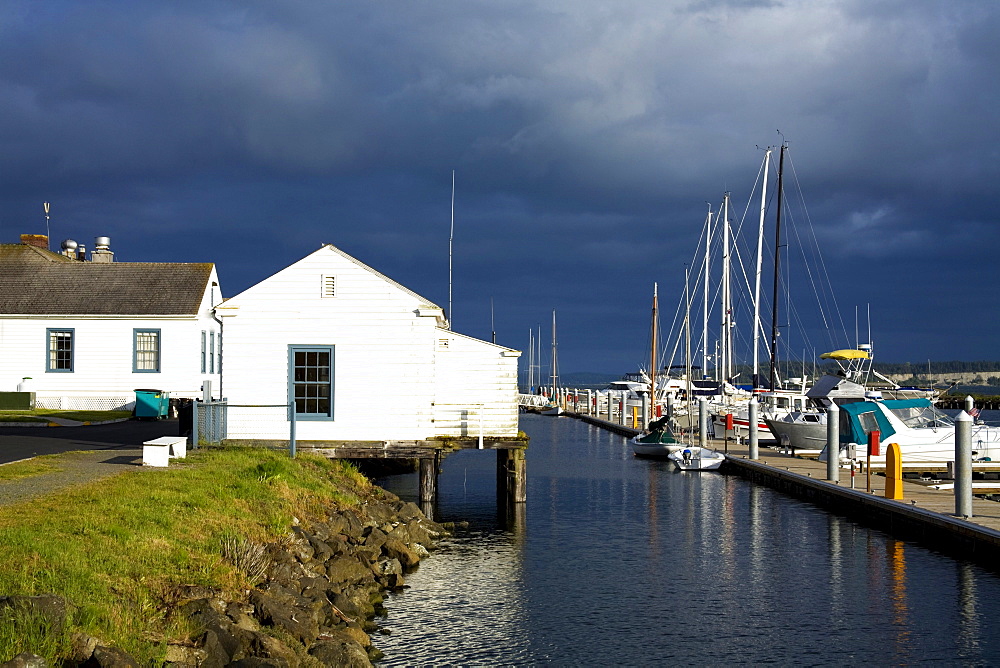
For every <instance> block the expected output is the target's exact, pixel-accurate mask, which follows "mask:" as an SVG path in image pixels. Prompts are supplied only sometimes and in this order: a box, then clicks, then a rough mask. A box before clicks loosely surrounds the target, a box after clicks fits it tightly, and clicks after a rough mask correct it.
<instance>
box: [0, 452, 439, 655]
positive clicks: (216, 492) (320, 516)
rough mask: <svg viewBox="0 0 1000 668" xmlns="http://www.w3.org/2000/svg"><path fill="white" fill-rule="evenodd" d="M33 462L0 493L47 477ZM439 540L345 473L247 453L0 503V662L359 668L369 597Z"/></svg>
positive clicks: (51, 460) (201, 456)
mask: <svg viewBox="0 0 1000 668" xmlns="http://www.w3.org/2000/svg"><path fill="white" fill-rule="evenodd" d="M33 461H34V460H29V461H27V462H18V463H15V464H11V465H8V466H7V467H0V470H3V469H5V468H8V467H15V468H12V469H11V470H10V475H8V476H7V477H6V478H4V479H0V485H3V484H27V483H30V481H31V477H32V476H39V475H45V473H46V472H47V471H48V470H51V469H58V468H59V467H60V462H59V456H52V457H47V458H46V459H45V461H44V462H43V463H42V465H39V464H37V463H35V464H33V463H32V462H33ZM449 528H452V527H450V526H448V525H444V526H443V525H439V524H436V523H434V522H431V521H429V520H427V519H426V518H425V517H424V516H423V514H422V513H421V512H420V510H419V508H417V506H416V505H415V504H413V503H408V502H403V501H400V500H399V499H398V498H397V497H396V496H394V495H393V494H391V493H389V492H386V491H384V490H382V489H380V488H378V487H376V486H374V485H372V484H371V482H370V481H369V480H368V479H367V478H366V477H364V476H363V475H361V474H360V473H359V472H358V470H357V469H356V468H355V467H354V466H353V465H351V464H350V463H348V462H345V461H342V460H330V459H325V458H322V457H317V456H312V455H309V454H300V455H299V457H297V458H295V459H291V458H290V457H289V456H288V454H287V452H284V451H274V450H266V449H253V448H211V449H199V450H196V451H192V452H189V453H188V458H187V459H186V460H178V461H176V462H171V465H170V467H169V468H165V469H150V468H137V470H135V471H132V472H126V473H123V474H120V475H117V476H114V477H112V478H104V479H102V480H99V481H95V482H93V483H89V484H86V485H79V486H75V487H72V488H69V489H66V490H63V491H61V492H59V493H55V494H49V495H46V496H42V497H37V498H35V499H33V500H31V501H29V502H25V503H20V504H16V505H6V506H0V544H2V545H3V546H4V552H5V556H6V558H5V559H4V560H3V561H2V563H0V662H5V661H8V662H11V661H14V660H15V657H17V661H18V662H19V663H17V665H40V664H39V659H37V658H33V657H32V656H31V655H35V657H42V659H44V660H45V662H47V663H48V665H68V666H75V665H82V664H84V663H87V665H94V666H110V665H119V666H128V665H153V664H163V663H167V664H172V665H177V666H192V667H193V666H198V665H229V664H237V665H246V666H292V667H296V666H320V665H338V666H367V665H371V662H372V661H377V660H378V659H379V658H380V657H381V652H379V650H378V649H377V648H376V647H375V645H373V644H372V642H371V638H370V634H372V633H375V632H376V631H379V630H380V629H381V627H380V625H379V622H378V619H379V618H380V616H381V615H383V614H384V612H385V611H384V609H383V608H382V601H383V593H384V592H385V591H386V590H391V589H398V588H401V587H403V586H404V574H405V573H406V572H408V571H409V570H412V569H413V568H415V567H416V566H417V564H418V562H419V560H420V559H421V558H423V557H426V556H428V554H429V550H432V549H434V545H435V542H436V541H437V540H439V539H440V538H442V537H443V536H445V535H447V533H448V529H449ZM32 661H34V662H35V663H34V664H33V663H32ZM11 665H15V663H11Z"/></svg>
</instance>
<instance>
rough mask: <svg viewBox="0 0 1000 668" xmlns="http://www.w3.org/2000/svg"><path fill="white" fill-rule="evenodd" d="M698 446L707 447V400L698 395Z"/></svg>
mask: <svg viewBox="0 0 1000 668" xmlns="http://www.w3.org/2000/svg"><path fill="white" fill-rule="evenodd" d="M698 446H699V447H702V448H707V447H708V402H707V401H706V400H705V397H698Z"/></svg>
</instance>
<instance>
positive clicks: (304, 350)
mask: <svg viewBox="0 0 1000 668" xmlns="http://www.w3.org/2000/svg"><path fill="white" fill-rule="evenodd" d="M289 362H290V366H291V369H290V374H291V378H290V383H289V393H290V394H291V400H292V401H294V403H295V416H296V419H306V420H309V419H312V420H323V419H331V418H333V346H290V348H289Z"/></svg>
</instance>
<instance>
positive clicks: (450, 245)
mask: <svg viewBox="0 0 1000 668" xmlns="http://www.w3.org/2000/svg"><path fill="white" fill-rule="evenodd" d="M454 242H455V170H454V169H453V170H451V233H450V234H448V327H449V328H450V329H452V330H454V329H455V327H454V325H453V322H454V320H453V317H452V314H451V266H452V265H451V256H452V248H453V246H454Z"/></svg>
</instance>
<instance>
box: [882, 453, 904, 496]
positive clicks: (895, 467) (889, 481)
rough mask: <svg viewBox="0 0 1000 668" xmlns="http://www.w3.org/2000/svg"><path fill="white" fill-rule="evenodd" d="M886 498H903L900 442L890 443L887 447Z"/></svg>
mask: <svg viewBox="0 0 1000 668" xmlns="http://www.w3.org/2000/svg"><path fill="white" fill-rule="evenodd" d="M885 498H887V499H894V500H896V501H902V500H903V456H902V454H901V453H900V451H899V443H890V444H889V447H887V448H886V449H885Z"/></svg>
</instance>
